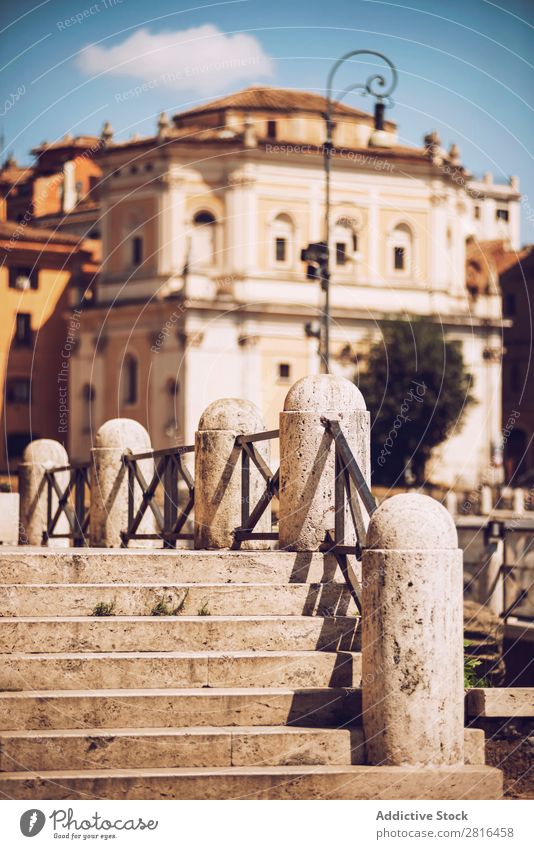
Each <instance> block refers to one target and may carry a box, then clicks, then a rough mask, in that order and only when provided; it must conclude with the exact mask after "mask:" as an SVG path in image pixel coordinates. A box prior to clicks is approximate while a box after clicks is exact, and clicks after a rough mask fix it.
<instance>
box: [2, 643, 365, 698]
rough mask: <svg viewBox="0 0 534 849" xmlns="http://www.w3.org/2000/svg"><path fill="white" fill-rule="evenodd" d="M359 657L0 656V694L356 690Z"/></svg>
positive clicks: (142, 653)
mask: <svg viewBox="0 0 534 849" xmlns="http://www.w3.org/2000/svg"><path fill="white" fill-rule="evenodd" d="M360 684H361V655H360V654H359V653H357V652H344V651H340V652H330V651H235V650H232V651H228V650H225V651H218V652H215V651H189V652H176V651H158V652H150V651H132V652H118V651H114V652H88V651H85V652H55V653H50V652H49V653H43V654H41V653H33V654H29V653H24V652H14V653H13V654H10V655H7V654H0V690H79V689H80V688H84V689H87V690H99V689H100V690H106V689H117V690H118V689H120V688H124V689H132V688H137V689H138V688H139V687H146V688H147V689H148V688H151V687H158V688H163V687H171V688H172V687H359V686H360Z"/></svg>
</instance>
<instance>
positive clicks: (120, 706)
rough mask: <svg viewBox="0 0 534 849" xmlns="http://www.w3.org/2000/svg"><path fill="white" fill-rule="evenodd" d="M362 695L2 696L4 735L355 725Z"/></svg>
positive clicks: (334, 691)
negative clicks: (89, 730) (85, 730)
mask: <svg viewBox="0 0 534 849" xmlns="http://www.w3.org/2000/svg"><path fill="white" fill-rule="evenodd" d="M360 712H361V697H360V692H359V691H358V690H346V689H343V688H335V687H331V688H323V689H318V690H314V689H311V688H306V689H302V690H298V689H285V688H274V687H273V688H269V689H265V688H263V689H262V688H250V689H249V688H244V687H243V688H227V689H226V688H225V689H219V688H215V687H207V688H202V689H191V690H188V689H183V690H181V689H177V690H171V689H165V690H156V689H150V690H93V691H91V690H81V691H76V690H62V691H55V692H54V691H49V690H46V691H37V690H34V691H32V692H29V693H2V694H1V695H0V730H2V731H4V730H6V731H17V730H20V731H22V730H25V729H26V730H32V729H33V730H39V729H40V728H56V729H62V728H147V727H151V728H179V727H180V728H188V727H190V726H206V725H208V726H213V727H219V726H231V725H236V726H240V727H241V726H243V725H245V726H247V725H286V724H288V723H290V724H292V725H305V726H307V727H316V726H319V727H320V726H324V725H326V726H332V725H338V724H342V723H344V722H350V720H352V719H357V717H358V716H359V715H360Z"/></svg>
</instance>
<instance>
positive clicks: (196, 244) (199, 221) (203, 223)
mask: <svg viewBox="0 0 534 849" xmlns="http://www.w3.org/2000/svg"><path fill="white" fill-rule="evenodd" d="M216 230H217V222H216V220H215V216H214V215H213V214H212V213H211V212H208V210H206V209H203V210H201V211H200V212H197V214H196V215H195V217H194V218H193V229H192V233H191V250H190V255H189V262H190V264H191V266H192V267H193V270H194V268H195V266H196V267H198V266H207V265H214V264H215V249H216V244H215V239H216Z"/></svg>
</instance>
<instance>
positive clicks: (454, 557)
mask: <svg viewBox="0 0 534 849" xmlns="http://www.w3.org/2000/svg"><path fill="white" fill-rule="evenodd" d="M367 540H368V545H369V546H371V547H370V548H368V549H367V550H366V551H365V552H364V555H363V563H362V574H363V587H362V589H363V611H364V616H363V632H362V681H363V707H364V713H363V722H364V731H365V737H366V743H367V757H368V762H369V763H372V764H389V765H398V766H408V765H411V766H444V765H451V766H452V765H458V764H461V763H463V759H464V750H463V741H464V732H463V716H464V714H463V702H464V693H463V628H462V624H463V623H462V610H463V606H462V596H463V585H462V552H461V551H460V550H459V549H458V548H457V537H456V529H455V527H454V523H453V522H452V519H451V517H450V514H449V513H448V512H447V510H446V509H445V508H444V507H443V506H441V505H440V504H439V503H438V502H436V501H434V500H433V499H431V498H428V497H427V496H424V495H417V494H403V495H396V496H394V497H393V498H390V499H388V500H387V501H385V502H384V503H383V504H382V505H381V506H380V507H379V508H378V509H377V510H376V512H375V513H374V514H373V516H372V517H371V521H370V524H369V531H368V537H367Z"/></svg>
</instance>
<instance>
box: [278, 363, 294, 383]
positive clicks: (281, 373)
mask: <svg viewBox="0 0 534 849" xmlns="http://www.w3.org/2000/svg"><path fill="white" fill-rule="evenodd" d="M278 377H279V378H280V380H289V379H290V378H291V366H290V365H289V363H278Z"/></svg>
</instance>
